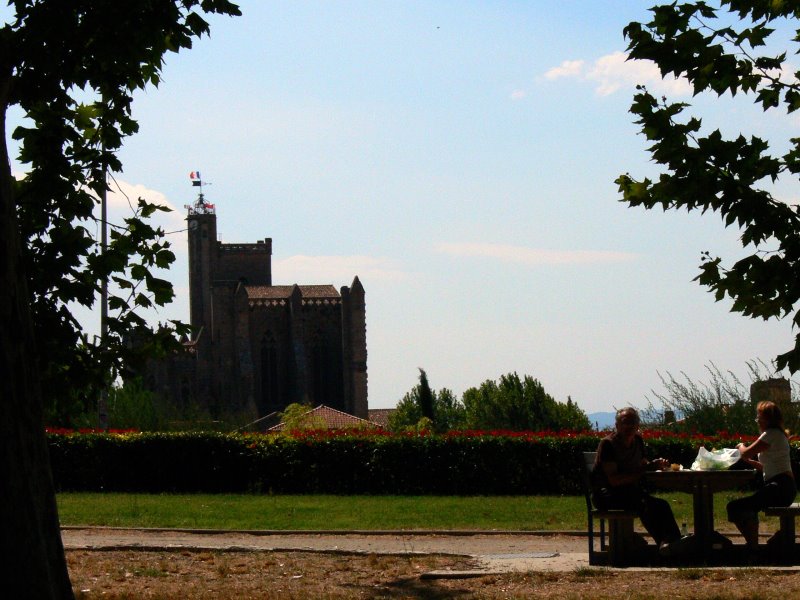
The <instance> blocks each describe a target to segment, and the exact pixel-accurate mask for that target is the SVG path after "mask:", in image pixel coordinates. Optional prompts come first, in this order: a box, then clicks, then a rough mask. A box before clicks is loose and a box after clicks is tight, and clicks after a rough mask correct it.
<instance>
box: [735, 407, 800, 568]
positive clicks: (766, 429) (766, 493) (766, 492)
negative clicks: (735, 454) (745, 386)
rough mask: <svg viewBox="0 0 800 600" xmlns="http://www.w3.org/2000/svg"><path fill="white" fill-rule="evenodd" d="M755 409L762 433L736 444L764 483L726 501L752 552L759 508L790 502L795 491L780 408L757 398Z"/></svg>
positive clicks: (756, 537)
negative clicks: (750, 493) (752, 492)
mask: <svg viewBox="0 0 800 600" xmlns="http://www.w3.org/2000/svg"><path fill="white" fill-rule="evenodd" d="M756 411H757V414H758V417H757V418H756V422H757V423H758V429H759V431H760V432H761V435H759V436H758V439H757V440H756V441H755V442H753V443H752V444H750V445H749V446H747V445H745V444H739V445H738V446H737V448H738V449H739V452H740V453H741V455H742V459H744V461H745V462H747V463H749V464H751V465H752V466H754V467H755V468H756V469H758V470H760V471H763V473H764V485H763V486H762V487H761V488H759V490H758V491H756V493H755V494H753V495H751V496H747V497H745V498H737V499H736V500H732V501H731V502H729V503H728V520H729V521H730V522H731V523H733V524H734V525H736V527H737V529H739V531H740V532H741V533H742V535H743V536H744V539H745V541H746V542H747V546H748V548H749V549H750V551H751V552H753V553H754V552H755V551H756V549H757V548H758V511H760V510H764V509H765V508H767V507H770V506H789V505H790V504H791V503H792V502H794V497H795V496H796V495H797V486H796V484H795V480H794V475H793V474H792V463H791V461H790V460H789V439H788V438H787V436H786V432H785V431H784V430H783V415H782V414H781V409H780V408H779V407H778V405H777V404H775V403H774V402H759V403H758V406H757V407H756Z"/></svg>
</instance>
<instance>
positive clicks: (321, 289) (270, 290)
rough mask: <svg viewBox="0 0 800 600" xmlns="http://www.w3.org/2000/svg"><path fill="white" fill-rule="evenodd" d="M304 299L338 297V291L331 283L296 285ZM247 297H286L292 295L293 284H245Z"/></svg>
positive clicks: (267, 298)
mask: <svg viewBox="0 0 800 600" xmlns="http://www.w3.org/2000/svg"><path fill="white" fill-rule="evenodd" d="M297 287H299V288H300V294H301V295H302V297H303V298H305V299H310V298H339V297H340V296H339V292H338V291H337V290H336V288H335V287H333V286H332V285H298V286H297ZM245 289H246V290H247V297H248V298H250V299H252V300H255V299H264V300H272V299H287V300H288V298H289V297H290V296H291V295H292V291H293V290H294V286H293V285H247V286H245Z"/></svg>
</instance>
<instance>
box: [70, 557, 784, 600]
mask: <svg viewBox="0 0 800 600" xmlns="http://www.w3.org/2000/svg"><path fill="white" fill-rule="evenodd" d="M67 560H68V563H69V569H70V576H71V578H72V582H73V587H74V590H75V595H76V597H77V598H80V599H87V598H114V599H123V598H124V599H133V598H147V599H179V598H180V599H185V598H209V599H211V598H214V599H222V600H226V599H234V598H236V599H249V598H258V599H261V598H264V599H270V598H275V599H284V598H288V599H295V598H296V599H301V598H302V599H306V598H389V599H405V598H408V599H411V598H459V599H460V598H528V597H536V598H559V599H566V598H593V599H604V598H608V599H611V598H614V599H615V600H618V599H620V598H636V599H640V598H673V599H678V598H699V599H709V600H710V599H712V598H713V599H716V600H723V599H728V598H730V599H734V598H736V599H739V598H741V599H745V598H746V599H755V598H765V599H771V598H775V599H779V598H780V599H781V600H785V599H787V598H793V597H800V573H799V572H795V571H777V570H763V569H758V570H757V569H731V570H704V569H682V570H669V571H666V570H664V571H616V570H614V571H612V570H605V569H585V568H582V569H576V570H573V571H571V572H552V571H550V572H543V571H542V572H528V573H508V574H502V575H484V576H481V577H473V578H468V579H455V578H454V579H449V578H435V579H430V578H426V577H425V576H424V574H425V573H429V572H431V571H435V570H439V571H441V570H446V569H450V570H453V571H458V570H463V569H469V568H471V567H474V560H473V559H470V558H464V557H458V556H443V555H405V556H402V555H374V554H367V555H365V554H350V553H332V552H302V551H289V552H286V551H239V552H230V551H208V550H203V551H196V550H194V551H193V550H187V549H176V550H171V551H144V550H127V549H126V550H103V551H99V550H68V551H67Z"/></svg>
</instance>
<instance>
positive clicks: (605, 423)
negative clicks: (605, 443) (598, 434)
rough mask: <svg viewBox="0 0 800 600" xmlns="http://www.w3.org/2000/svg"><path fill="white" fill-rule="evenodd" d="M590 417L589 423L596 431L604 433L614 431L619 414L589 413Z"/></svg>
mask: <svg viewBox="0 0 800 600" xmlns="http://www.w3.org/2000/svg"><path fill="white" fill-rule="evenodd" d="M586 416H587V417H589V421H590V422H591V424H592V427H593V428H594V429H597V430H598V431H603V430H605V429H614V420H615V419H616V417H617V413H616V412H614V411H612V412H596V413H589V414H588V415H586Z"/></svg>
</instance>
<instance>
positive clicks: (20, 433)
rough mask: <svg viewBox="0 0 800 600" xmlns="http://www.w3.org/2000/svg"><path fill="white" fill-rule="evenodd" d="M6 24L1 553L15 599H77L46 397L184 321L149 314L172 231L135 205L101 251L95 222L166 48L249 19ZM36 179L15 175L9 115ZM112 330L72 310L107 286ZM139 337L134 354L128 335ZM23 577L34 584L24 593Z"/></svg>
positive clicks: (118, 362)
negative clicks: (153, 323) (135, 110)
mask: <svg viewBox="0 0 800 600" xmlns="http://www.w3.org/2000/svg"><path fill="white" fill-rule="evenodd" d="M8 4H9V6H10V7H11V11H10V12H11V14H10V16H9V17H7V19H6V22H5V23H4V24H3V25H2V26H0V130H1V131H2V137H1V138H0V315H1V316H2V320H3V327H2V328H0V349H1V350H2V352H0V356H1V357H2V359H0V379H3V382H4V397H3V402H2V403H0V428H2V431H0V439H2V440H3V446H2V452H0V480H2V481H3V482H4V494H2V495H1V496H0V529H2V530H3V536H2V538H0V539H2V543H1V544H0V550H2V554H3V556H4V557H6V559H5V560H4V561H3V563H2V571H0V572H2V573H3V575H4V577H3V580H4V581H5V582H6V588H5V590H4V591H5V592H6V593H7V594H8V595H9V596H10V597H35V598H48V597H53V598H56V597H66V598H68V597H71V596H72V590H71V587H70V585H69V578H68V574H67V569H66V563H65V561H64V555H63V547H62V545H61V539H60V532H59V529H58V515H57V510H56V504H55V495H54V492H53V486H52V480H51V478H50V470H49V462H48V455H47V448H46V444H45V438H44V431H43V423H42V397H43V390H44V393H45V394H46V395H50V396H52V395H54V392H56V391H58V392H59V393H63V392H64V391H65V390H74V389H85V388H87V387H90V386H93V385H94V386H102V385H105V384H107V382H108V380H109V375H108V374H109V372H111V371H112V370H113V369H115V368H116V369H119V368H122V367H123V366H124V365H126V364H130V363H132V362H135V360H136V358H137V357H141V356H144V355H147V354H152V353H154V352H157V351H158V350H159V349H161V350H163V349H164V348H166V347H169V346H173V347H174V345H175V343H176V342H175V338H174V333H175V332H180V331H186V329H185V327H182V326H181V325H180V324H178V323H171V324H166V325H163V326H161V327H159V328H158V329H157V330H156V331H155V332H154V333H153V332H150V331H149V329H148V327H147V326H146V323H145V321H144V319H143V318H142V317H141V316H140V314H139V313H137V311H138V310H139V309H141V308H147V307H150V306H152V305H161V304H164V303H165V302H168V301H169V300H170V299H171V298H172V295H173V292H172V288H171V286H170V285H169V283H168V282H166V281H165V280H163V279H160V278H158V277H157V276H156V275H155V270H156V269H157V268H163V267H167V266H169V264H170V263H171V262H172V260H173V259H174V256H173V254H172V252H171V251H170V250H169V245H168V243H166V242H165V241H164V240H163V232H162V231H160V230H157V229H155V228H153V227H152V226H151V225H150V224H149V223H148V222H147V218H148V217H149V216H150V215H152V214H153V212H155V211H156V210H159V209H158V207H156V206H153V205H151V204H148V203H146V202H144V201H139V203H138V211H137V212H136V213H135V214H134V215H133V216H132V217H131V218H130V219H128V220H126V222H125V223H124V224H120V226H119V227H116V228H114V229H113V231H112V233H111V240H110V246H109V248H108V251H107V252H101V251H100V247H99V244H98V240H96V239H94V237H93V236H92V234H91V232H90V227H89V225H90V224H91V223H92V221H93V220H94V216H93V208H94V206H95V204H96V203H97V198H98V197H99V196H101V194H102V193H103V191H104V189H105V187H106V173H107V172H118V171H120V170H121V164H120V161H119V159H118V158H117V156H116V152H117V151H118V150H119V148H120V147H121V145H122V143H123V140H124V139H125V138H126V137H127V136H129V135H132V134H133V133H135V132H136V129H137V124H136V121H135V120H134V119H133V116H132V112H131V106H132V102H133V95H134V92H135V91H137V90H141V89H144V88H145V87H147V86H148V85H157V84H158V83H159V80H160V72H161V68H162V65H163V61H164V56H165V54H166V53H167V52H177V51H179V50H181V49H185V48H190V47H191V45H192V39H193V38H195V37H199V36H201V35H203V34H206V33H208V30H209V27H208V23H207V22H206V21H205V19H204V18H203V15H204V14H208V13H222V14H228V15H234V14H239V9H238V8H237V7H236V5H234V4H232V3H230V2H228V1H227V0H180V1H178V0H131V1H129V2H118V1H116V0H12V1H10V2H9V3H8ZM12 107H13V108H15V109H16V110H19V111H21V112H22V114H23V115H24V117H25V125H24V126H21V127H18V128H17V129H16V130H15V131H14V132H13V133H12V136H13V138H14V139H15V140H17V141H18V143H19V146H20V153H19V157H18V158H19V161H20V162H21V163H22V164H23V165H25V169H26V171H27V172H26V174H25V177H24V178H23V179H22V180H21V181H16V180H15V179H14V178H13V177H12V174H11V168H10V160H9V155H8V147H7V140H8V132H7V131H6V115H7V113H8V111H9V109H11V108H12ZM108 281H111V282H114V283H115V284H116V286H117V287H118V288H119V289H120V290H121V292H120V293H118V294H115V295H114V296H113V297H112V298H110V300H109V307H110V309H111V314H110V318H109V320H108V330H109V336H108V339H107V340H106V343H105V344H104V345H103V346H102V347H101V346H99V345H97V344H94V343H93V342H92V340H90V339H88V338H87V337H86V335H85V334H84V333H83V332H82V331H81V327H80V325H79V324H78V323H77V321H76V319H75V318H74V317H73V315H72V314H71V312H70V309H69V305H70V304H72V303H77V304H81V305H84V306H87V307H92V306H93V304H94V302H95V299H96V298H97V295H98V293H99V291H100V289H101V286H102V284H103V283H104V282H108ZM129 336H136V337H137V339H138V340H140V341H141V344H140V345H139V347H138V351H133V350H132V349H131V348H130V347H129V346H128V344H127V343H126V341H127V340H128V339H129ZM23 586H24V590H23V589H19V588H21V587H23Z"/></svg>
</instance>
